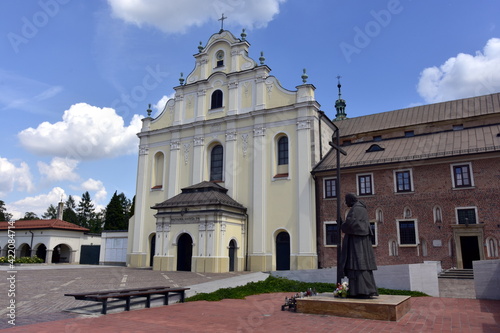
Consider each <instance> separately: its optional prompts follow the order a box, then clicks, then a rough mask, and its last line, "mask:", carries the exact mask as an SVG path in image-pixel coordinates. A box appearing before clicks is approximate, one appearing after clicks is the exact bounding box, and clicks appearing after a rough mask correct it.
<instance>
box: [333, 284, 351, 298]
mask: <svg viewBox="0 0 500 333" xmlns="http://www.w3.org/2000/svg"><path fill="white" fill-rule="evenodd" d="M348 293H349V284H348V283H347V282H342V283H337V289H335V291H334V292H333V296H335V297H342V298H346V297H347V294H348Z"/></svg>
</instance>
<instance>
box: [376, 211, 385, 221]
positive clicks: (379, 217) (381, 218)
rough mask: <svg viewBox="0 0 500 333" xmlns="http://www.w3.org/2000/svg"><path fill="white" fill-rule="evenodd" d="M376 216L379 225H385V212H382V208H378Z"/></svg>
mask: <svg viewBox="0 0 500 333" xmlns="http://www.w3.org/2000/svg"><path fill="white" fill-rule="evenodd" d="M375 216H376V218H377V222H378V223H384V212H383V211H382V208H377V210H376V211H375Z"/></svg>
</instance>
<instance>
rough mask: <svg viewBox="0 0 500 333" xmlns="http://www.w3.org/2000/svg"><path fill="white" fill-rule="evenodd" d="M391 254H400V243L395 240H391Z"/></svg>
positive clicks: (394, 255)
mask: <svg viewBox="0 0 500 333" xmlns="http://www.w3.org/2000/svg"><path fill="white" fill-rule="evenodd" d="M389 255H390V256H392V257H397V256H398V244H397V242H396V241H395V240H390V241H389Z"/></svg>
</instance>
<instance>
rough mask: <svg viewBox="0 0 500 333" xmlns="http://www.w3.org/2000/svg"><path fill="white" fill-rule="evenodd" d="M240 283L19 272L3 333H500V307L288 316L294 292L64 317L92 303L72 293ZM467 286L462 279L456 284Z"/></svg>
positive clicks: (105, 272)
mask: <svg viewBox="0 0 500 333" xmlns="http://www.w3.org/2000/svg"><path fill="white" fill-rule="evenodd" d="M243 274H244V273H243ZM233 276H234V274H230V273H228V274H197V273H191V272H156V271H151V270H140V269H131V268H125V267H113V268H109V267H108V268H104V267H102V268H87V269H51V270H32V271H22V272H21V271H19V272H18V281H17V288H18V290H19V294H18V295H16V296H17V297H16V301H18V302H19V303H18V308H17V309H16V311H17V312H16V315H17V318H16V324H17V325H16V327H14V328H9V327H12V326H10V325H8V324H7V322H6V321H7V319H6V314H5V311H3V312H1V317H0V318H2V319H1V320H0V328H7V329H6V330H5V331H6V332H86V331H87V332H149V331H158V332H221V333H223V332H274V333H277V332H290V331H295V332H331V331H341V332H500V301H491V300H476V299H471V298H448V297H440V298H439V297H423V298H412V299H411V310H410V312H409V313H408V314H406V315H405V316H404V317H403V318H402V319H401V320H400V321H399V322H385V321H378V320H363V319H352V318H342V317H334V316H323V315H309V314H299V313H293V312H288V311H281V305H282V304H283V300H284V297H285V296H290V294H289V293H274V294H263V295H254V296H250V297H248V298H246V299H245V300H223V301H220V302H205V301H200V302H188V303H183V304H172V305H168V306H158V307H153V308H151V309H139V310H133V311H130V312H124V311H119V312H117V313H110V314H108V315H95V314H94V315H90V316H89V315H81V314H76V313H69V312H63V310H65V309H68V308H72V307H78V306H82V304H83V303H86V302H83V301H76V300H74V299H73V298H71V297H65V296H63V295H64V293H68V292H79V291H89V290H90V291H92V290H104V289H117V287H120V286H121V285H123V284H124V285H125V286H123V287H125V288H133V287H139V286H153V285H159V284H160V282H163V281H166V282H167V285H173V284H178V285H179V286H189V285H194V284H199V283H203V282H207V281H210V280H213V279H223V278H227V277H233ZM459 283H460V281H456V280H455V282H454V283H452V284H455V285H456V284H459ZM0 288H4V289H5V288H6V283H4V282H3V281H2V283H0ZM459 296H461V295H459ZM89 303H93V302H89ZM4 304H5V301H4V297H3V295H2V299H0V305H1V306H2V307H1V308H0V309H5V307H4ZM93 304H94V305H95V303H93Z"/></svg>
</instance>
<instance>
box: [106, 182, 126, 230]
mask: <svg viewBox="0 0 500 333" xmlns="http://www.w3.org/2000/svg"><path fill="white" fill-rule="evenodd" d="M130 206H131V202H130V200H129V199H127V197H126V196H125V194H123V193H120V194H118V195H117V194H116V191H115V193H114V194H113V196H112V197H111V200H110V201H109V204H108V205H107V206H106V214H105V218H104V229H105V230H127V229H128V219H129V218H130Z"/></svg>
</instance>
